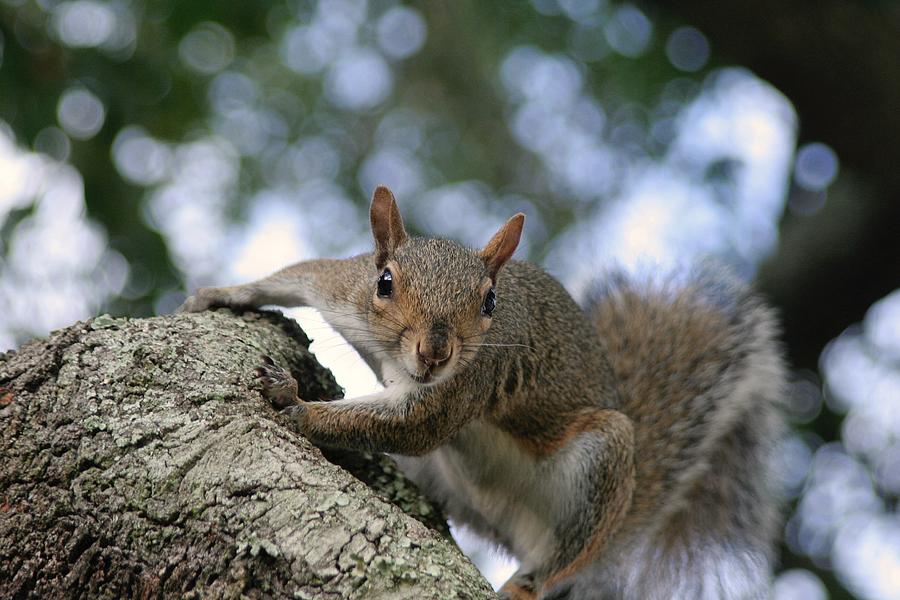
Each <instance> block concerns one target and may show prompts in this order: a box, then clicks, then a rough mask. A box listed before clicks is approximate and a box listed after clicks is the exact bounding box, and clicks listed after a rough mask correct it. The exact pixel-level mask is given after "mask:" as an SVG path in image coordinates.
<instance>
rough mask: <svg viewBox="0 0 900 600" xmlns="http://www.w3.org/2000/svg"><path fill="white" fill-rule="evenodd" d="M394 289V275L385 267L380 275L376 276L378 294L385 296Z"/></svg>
mask: <svg viewBox="0 0 900 600" xmlns="http://www.w3.org/2000/svg"><path fill="white" fill-rule="evenodd" d="M393 291H394V276H393V275H391V271H390V269H385V270H384V273H382V274H381V277H379V278H378V295H379V296H381V297H382V298H387V297H388V296H390V295H391V293H392V292H393Z"/></svg>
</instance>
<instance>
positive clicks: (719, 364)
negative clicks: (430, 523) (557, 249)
mask: <svg viewBox="0 0 900 600" xmlns="http://www.w3.org/2000/svg"><path fill="white" fill-rule="evenodd" d="M370 218H371V225H372V233H373V235H374V238H375V249H374V252H372V253H369V254H364V255H360V256H355V257H352V258H347V259H340V260H336V259H321V260H310V261H304V262H301V263H298V264H296V265H293V266H290V267H287V268H285V269H283V270H281V271H278V272H277V273H275V274H273V275H271V276H269V277H266V278H264V279H261V280H259V281H255V282H252V283H248V284H244V285H238V286H233V287H222V288H201V289H199V290H198V291H197V292H196V295H194V296H191V297H190V298H188V299H187V300H186V301H185V303H184V305H182V307H181V309H180V310H181V311H183V312H196V311H202V310H206V309H209V308H212V307H219V306H229V307H257V306H260V305H268V304H275V305H281V306H311V307H314V308H316V309H318V310H319V311H320V312H321V314H322V316H323V317H324V318H325V320H326V321H327V322H328V323H329V324H331V325H332V326H333V327H334V328H335V329H336V330H337V331H338V332H339V333H340V334H341V335H342V336H343V337H344V338H346V340H347V341H348V342H349V343H350V344H351V345H352V346H353V347H354V348H356V349H357V350H358V351H359V353H360V355H361V356H362V357H363V358H364V359H365V360H366V362H367V363H368V364H369V365H370V366H371V367H372V369H373V370H374V371H375V372H376V373H380V374H381V379H382V381H383V383H384V385H385V388H384V389H383V390H382V391H379V392H377V393H374V394H371V395H368V396H364V397H361V398H354V399H341V400H334V401H330V402H308V401H304V400H301V399H300V398H298V397H297V385H296V381H294V380H293V378H292V377H291V376H290V375H289V374H288V373H287V372H285V371H284V370H283V369H281V368H280V367H279V366H278V365H276V364H275V363H274V362H273V361H271V359H267V360H266V361H265V363H264V364H263V365H262V366H261V367H260V368H259V370H258V374H259V376H260V378H261V380H262V383H263V387H264V390H265V392H266V395H267V397H268V398H269V399H270V400H271V402H272V403H273V404H274V405H275V406H276V407H278V408H283V409H284V411H285V412H287V413H288V414H289V415H290V416H291V418H292V419H293V421H294V422H295V424H296V426H297V428H298V429H299V431H301V432H302V433H303V434H304V435H306V436H307V437H308V438H309V439H310V440H312V441H313V442H315V443H316V444H320V445H325V446H335V447H341V448H347V449H358V450H369V451H375V452H387V453H391V454H394V455H396V458H397V460H398V463H399V464H400V466H401V468H402V469H403V470H404V472H405V473H406V474H407V475H408V476H409V477H410V478H411V479H412V480H413V481H415V482H416V483H417V484H419V485H420V486H421V487H422V489H423V490H424V491H425V492H426V493H427V494H429V495H430V496H431V497H432V498H434V499H435V500H436V501H437V502H439V503H440V505H441V506H442V507H443V508H444V509H445V510H446V512H447V514H448V515H449V516H450V517H451V518H452V519H453V520H455V521H456V522H457V523H460V524H462V525H466V526H468V527H469V528H471V529H472V530H474V531H475V532H477V533H479V534H481V535H483V536H485V537H487V538H489V539H492V540H494V541H495V542H496V543H498V544H499V545H501V546H502V547H503V548H505V549H507V550H508V551H509V552H510V553H511V554H512V555H513V556H515V557H516V558H517V559H518V560H519V562H520V565H521V567H520V569H519V570H518V571H517V572H516V573H515V574H514V575H513V576H512V578H511V579H510V580H509V581H508V582H507V583H506V584H505V585H504V586H503V587H502V588H501V595H503V596H504V597H506V598H510V599H515V600H525V599H535V598H538V599H542V600H550V599H551V598H552V599H563V598H568V599H572V600H576V599H593V598H604V599H605V598H624V599H632V598H633V599H651V600H652V599H657V598H660V599H662V598H667V599H668V598H678V599H690V600H695V599H701V598H710V599H713V598H715V599H738V598H740V599H744V598H753V599H755V598H766V597H768V596H769V591H770V586H771V576H772V563H773V560H774V548H773V546H774V540H775V539H776V537H777V533H778V529H779V526H780V510H779V502H778V501H777V494H776V492H775V490H774V489H773V484H772V482H771V472H770V471H771V463H772V456H771V454H772V452H773V449H774V445H775V443H776V441H777V439H778V436H779V435H780V431H781V419H780V416H779V410H778V406H777V405H778V403H779V401H780V399H781V397H782V396H783V394H784V390H785V378H786V369H785V366H784V361H783V358H782V355H781V351H780V346H779V344H778V342H777V325H776V322H775V319H774V317H773V315H772V312H771V310H770V309H769V308H767V307H766V306H765V304H764V303H763V302H762V301H761V300H760V299H759V298H758V297H757V296H756V295H754V294H753V293H752V292H751V291H750V290H749V289H748V288H747V287H745V286H743V285H741V284H740V283H738V282H736V281H734V280H733V279H732V278H731V277H730V276H729V275H727V274H726V273H724V272H721V271H718V270H715V269H702V270H700V271H699V272H698V273H697V274H696V275H695V276H694V277H692V278H691V279H689V280H687V281H681V282H680V283H679V284H678V285H676V284H675V283H674V281H673V282H670V283H669V284H656V285H654V284H649V283H635V282H633V281H629V280H628V279H627V278H624V277H615V278H610V279H609V280H607V281H605V282H603V284H602V286H598V289H597V292H596V293H595V294H594V298H593V299H592V302H591V304H590V306H588V307H587V309H582V308H581V307H579V305H578V304H576V302H575V301H574V300H573V299H572V298H571V297H570V295H569V294H568V293H567V292H566V291H565V290H564V289H563V287H562V286H561V285H560V284H559V283H558V282H557V281H556V280H555V279H553V278H552V277H551V276H550V275H548V274H547V273H545V272H544V271H542V270H541V269H540V268H539V267H537V266H535V265H532V264H529V263H526V262H519V261H515V260H510V259H511V257H512V255H513V253H514V251H515V249H516V247H517V245H518V243H519V238H520V236H521V234H522V228H523V225H524V221H525V216H524V215H523V214H521V213H520V214H517V215H515V216H514V217H512V218H511V219H510V220H509V221H507V222H506V224H504V225H503V226H502V227H501V228H500V229H499V230H498V231H497V233H496V234H495V235H494V236H493V237H492V238H491V240H490V241H488V243H487V245H486V246H485V247H484V248H482V249H481V250H477V251H476V250H471V249H468V248H464V247H462V246H460V245H459V244H456V243H454V242H451V241H447V240H443V239H431V238H416V237H410V236H409V235H407V233H406V230H405V229H404V226H403V220H402V218H401V216H400V213H399V210H398V208H397V204H396V201H395V200H394V197H393V194H392V193H391V192H390V191H389V190H388V189H387V188H385V187H379V188H378V189H376V190H375V194H374V197H373V200H372V204H371V210H370Z"/></svg>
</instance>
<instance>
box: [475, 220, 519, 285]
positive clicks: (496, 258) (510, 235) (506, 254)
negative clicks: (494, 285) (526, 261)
mask: <svg viewBox="0 0 900 600" xmlns="http://www.w3.org/2000/svg"><path fill="white" fill-rule="evenodd" d="M524 226H525V215H523V214H522V213H518V214H516V215H514V216H513V217H512V218H511V219H510V220H509V221H507V222H506V223H505V224H504V225H503V227H501V228H500V229H499V230H497V233H495V234H494V237H492V238H491V241H489V242H488V243H487V245H486V246H485V247H484V249H483V250H482V251H481V252H479V253H478V255H479V256H481V258H483V259H484V265H485V267H487V272H488V276H489V277H490V278H491V279H493V280H494V281H496V280H497V273H498V272H499V271H500V267H502V266H503V265H504V264H506V261H508V260H509V259H510V257H511V256H512V255H513V252H515V251H516V246H518V245H519V238H521V237H522V227H524Z"/></svg>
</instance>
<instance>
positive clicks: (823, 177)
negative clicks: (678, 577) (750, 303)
mask: <svg viewBox="0 0 900 600" xmlns="http://www.w3.org/2000/svg"><path fill="white" fill-rule="evenodd" d="M898 143H900V8H898V3H896V2H892V1H888V0H881V1H878V0H868V1H859V2H852V1H849V0H845V1H841V0H819V1H818V2H804V1H801V0H757V1H756V2H753V3H748V2H739V1H737V0H680V1H679V2H665V1H663V0H647V1H646V2H640V3H629V2H614V1H612V0H531V1H530V2H528V1H525V0H520V1H507V0H504V1H499V0H498V1H491V2H481V1H475V0H471V1H454V2H443V1H437V0H431V1H424V2H415V3H401V2H398V1H395V0H319V1H318V2H317V1H315V0H286V1H284V0H281V1H275V0H272V1H262V0H246V1H244V2H220V1H213V0H191V1H189V2H185V1H175V0H154V1H146V0H109V1H107V0H74V1H59V0H38V1H33V0H0V235H2V238H0V240H2V241H0V350H5V349H10V348H15V347H17V346H18V345H20V344H21V343H22V342H24V341H25V340H27V339H29V338H32V337H35V336H41V335H45V334H46V333H47V332H48V331H50V330H51V329H54V328H58V327H62V326H65V325H68V324H70V323H72V322H73V321H75V320H78V319H84V318H88V317H91V316H94V315H96V314H99V313H102V312H109V313H112V314H115V315H131V316H145V315H152V314H161V313H167V312H170V311H171V310H173V309H174V308H175V307H176V306H177V305H178V304H179V303H180V302H181V300H182V299H183V298H184V296H185V292H186V290H191V289H193V288H195V287H197V286H199V285H210V284H225V283H234V282H240V281H245V280H248V279H250V278H255V277H258V276H262V275H265V274H267V273H268V272H270V271H272V270H274V269H276V268H279V267H281V266H284V265H285V264H287V263H289V262H292V261H295V260H299V259H303V258H308V257H314V256H342V255H349V254H351V253H356V252H360V251H365V250H367V249H368V248H369V247H370V237H369V232H368V228H367V216H366V206H367V203H368V199H369V195H370V194H371V192H372V190H373V188H374V186H375V185H376V184H379V183H386V184H388V185H390V186H391V187H392V188H393V190H394V192H395V193H396V195H397V197H398V199H399V202H400V204H401V208H402V210H403V212H404V217H405V219H406V221H407V224H408V226H409V228H410V229H412V230H414V231H415V232H418V233H422V234H440V235H443V236H446V237H452V238H455V239H458V240H461V241H463V242H465V243H468V244H471V245H481V244H483V243H484V242H485V241H486V240H487V239H488V237H489V235H490V233H491V232H492V231H493V230H494V229H496V227H497V226H498V225H499V224H500V223H502V222H503V220H504V219H505V218H507V217H508V216H509V215H510V214H512V213H513V212H515V211H523V212H525V213H526V214H527V215H528V225H527V228H526V234H525V241H524V244H523V246H521V247H520V251H519V254H518V256H520V257H523V258H528V259H530V260H533V261H537V262H540V263H542V264H543V265H544V266H545V267H546V268H547V269H548V270H549V271H550V272H552V273H553V274H554V275H555V276H557V277H558V278H559V279H561V280H562V281H563V282H564V284H565V285H566V286H567V287H568V288H569V289H570V290H571V291H572V293H573V294H574V295H575V296H576V297H582V296H583V294H584V292H585V290H587V289H588V288H589V286H590V282H591V279H592V277H595V276H596V274H597V273H599V272H601V271H602V270H603V269H604V268H606V267H608V266H610V265H611V264H619V265H623V266H624V267H625V268H626V269H631V270H636V271H645V272H646V271H647V270H653V271H655V272H662V271H664V270H667V269H670V268H673V267H677V266H678V265H680V264H684V263H685V262H689V261H691V260H694V259H697V258H699V257H704V256H709V255H712V256H715V257H717V258H718V259H719V260H722V261H725V262H727V263H729V264H730V265H732V267H733V268H734V269H735V270H736V271H737V272H738V273H740V274H741V275H742V276H744V277H745V278H747V279H748V280H749V279H755V280H756V281H757V282H758V285H759V287H760V289H761V290H762V291H763V292H764V293H765V294H766V295H767V296H768V297H769V299H770V300H771V301H772V303H774V304H775V305H776V306H777V307H778V309H779V311H780V313H781V315H782V317H783V322H784V330H785V336H784V338H785V347H786V353H787V355H788V356H789V358H790V360H791V364H792V366H793V368H794V371H793V380H792V393H791V397H790V400H789V402H788V406H787V412H788V415H789V418H790V420H791V422H792V425H793V429H792V433H791V435H790V436H789V437H788V438H787V439H786V440H785V441H783V442H782V443H781V446H780V447H779V452H778V453H779V456H780V458H781V460H780V475H779V477H780V479H781V483H782V487H783V488H784V494H785V496H786V500H787V502H788V503H789V504H790V513H789V519H788V520H787V523H786V526H785V530H784V539H783V543H782V544H781V547H780V553H781V563H780V568H779V575H778V578H777V580H776V588H775V589H776V592H775V596H776V598H778V599H779V600H781V599H787V598H803V599H814V600H819V599H824V598H835V599H838V598H866V599H887V598H900V517H898V512H897V504H898V495H900V290H898V289H897V288H900V145H898ZM294 314H296V315H298V317H299V318H300V319H301V322H302V323H303V324H304V326H305V327H307V328H308V330H309V331H310V333H311V335H312V336H313V337H316V338H317V341H316V346H315V347H314V349H315V350H316V351H317V354H318V355H319V356H320V357H322V358H323V361H324V362H327V363H328V364H330V365H331V366H333V367H334V368H335V370H336V373H337V376H338V379H339V381H341V383H342V384H343V385H344V386H345V387H346V388H347V391H348V394H355V393H360V392H363V391H365V390H366V389H368V388H371V387H372V386H374V385H376V383H375V380H374V377H373V376H372V375H371V374H370V373H368V372H367V371H366V369H365V368H364V367H363V366H361V365H360V363H359V362H358V360H356V359H354V357H353V353H352V351H350V350H348V349H347V348H346V346H344V345H342V344H341V343H340V341H339V340H336V339H335V338H334V336H333V335H332V334H331V333H329V332H328V331H327V329H326V328H324V327H323V325H322V324H321V323H320V322H319V321H317V320H316V317H315V315H312V314H309V313H308V312H306V313H304V312H302V311H301V312H299V313H294ZM461 539H462V540H463V543H464V546H465V547H466V549H467V551H468V552H470V553H471V554H472V556H473V557H474V558H475V559H476V561H477V562H478V563H479V564H480V566H481V567H482V568H483V569H484V571H485V572H486V573H487V574H488V575H489V577H491V579H492V580H493V581H495V582H499V580H501V579H502V577H503V574H504V572H505V570H508V569H509V568H510V567H509V564H508V563H505V562H504V561H503V560H502V559H500V558H499V557H497V556H496V554H495V553H494V552H493V551H491V550H489V549H486V548H485V547H484V546H480V545H478V544H477V543H475V542H473V540H471V539H470V538H468V537H466V536H464V535H463V536H462V537H461Z"/></svg>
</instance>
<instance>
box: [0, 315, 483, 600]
mask: <svg viewBox="0 0 900 600" xmlns="http://www.w3.org/2000/svg"><path fill="white" fill-rule="evenodd" d="M308 345H309V340H308V339H307V338H306V336H305V335H304V334H303V332H302V331H300V329H299V328H298V327H297V326H296V324H294V323H293V322H292V321H289V320H287V319H285V318H284V317H281V316H280V315H277V314H275V313H257V312H248V313H244V314H243V315H240V316H235V315H234V314H233V313H230V312H229V311H224V310H223V311H217V312H209V313H203V314H196V315H177V316H166V317H157V318H153V319H131V320H129V319H112V318H110V317H107V316H103V317H98V318H97V319H94V320H92V321H89V322H87V323H79V324H76V325H75V326H73V327H70V328H68V329H65V330H62V331H58V332H54V333H53V334H52V335H51V336H50V338H49V339H47V340H42V341H36V342H31V343H29V344H27V345H26V346H24V347H23V348H22V349H21V350H20V351H19V352H17V353H14V352H10V353H8V354H5V355H0V452H2V456H3V461H2V463H0V597H3V598H58V597H107V598H119V597H140V598H151V597H163V596H179V597H203V598H234V597H250V598H259V597H294V598H334V599H343V598H392V599H393V598H410V599H412V598H416V599H419V598H493V597H496V596H495V594H494V593H493V592H492V591H491V588H490V586H489V585H488V584H487V583H486V582H485V580H484V579H483V578H482V577H481V576H480V575H479V573H478V572H477V571H476V570H475V568H474V566H473V565H472V564H471V563H470V562H469V561H468V559H466V558H465V557H464V556H463V555H462V554H461V553H460V552H459V551H458V549H457V548H456V547H455V545H454V544H453V542H452V540H450V539H449V537H448V536H447V535H446V526H445V525H444V524H443V521H442V519H441V518H440V513H439V512H437V511H436V510H435V509H434V507H433V506H432V505H431V504H430V503H428V502H427V501H426V500H425V499H424V498H423V497H422V496H421V495H420V494H419V493H418V491H417V490H416V489H415V488H414V486H412V484H410V483H409V482H407V481H406V480H405V479H403V477H402V476H401V475H399V474H398V472H397V470H396V468H395V467H393V463H391V462H390V461H389V460H388V459H387V458H385V457H380V456H379V457H372V456H368V457H366V456H360V455H347V454H346V453H344V454H340V453H333V454H332V455H331V458H332V460H337V461H340V462H343V463H344V464H345V465H347V466H349V467H350V468H351V469H352V470H353V471H354V473H355V475H356V476H354V475H352V474H351V473H350V472H348V471H347V470H345V469H344V468H341V467H340V466H336V465H335V464H332V463H331V462H329V461H328V460H326V458H325V457H323V454H322V453H321V452H320V451H319V450H318V449H317V448H315V447H314V446H312V445H311V444H310V443H309V442H308V441H307V440H306V439H305V438H303V437H302V436H299V435H297V434H295V433H294V432H293V431H291V430H290V427H289V423H288V422H287V421H286V420H283V419H282V418H281V417H280V416H278V415H276V413H275V411H273V409H272V408H270V407H269V406H268V404H267V403H266V402H265V401H264V400H263V398H262V397H261V395H260V392H259V386H258V384H257V382H256V381H255V377H254V374H253V370H254V367H255V365H256V364H257V363H258V361H259V356H260V355H261V354H263V353H265V354H269V355H271V356H273V357H274V358H275V359H276V360H277V361H279V362H280V363H281V364H282V365H287V366H289V368H290V369H291V371H292V372H293V374H294V376H295V377H296V378H297V380H298V382H299V384H300V387H301V390H300V391H301V396H302V397H304V398H306V399H319V398H331V397H334V396H335V394H336V393H337V392H339V388H337V386H336V384H335V382H334V380H333V379H332V377H331V374H330V373H329V372H328V371H326V370H325V369H323V368H322V367H320V366H319V365H318V363H316V362H315V358H314V357H313V356H312V355H311V354H310V353H309V351H308V349H307V347H308ZM360 479H363V480H367V481H368V482H369V483H370V484H371V486H370V485H365V484H364V483H363V482H362V481H361V480H360ZM426 524H427V525H426Z"/></svg>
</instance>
